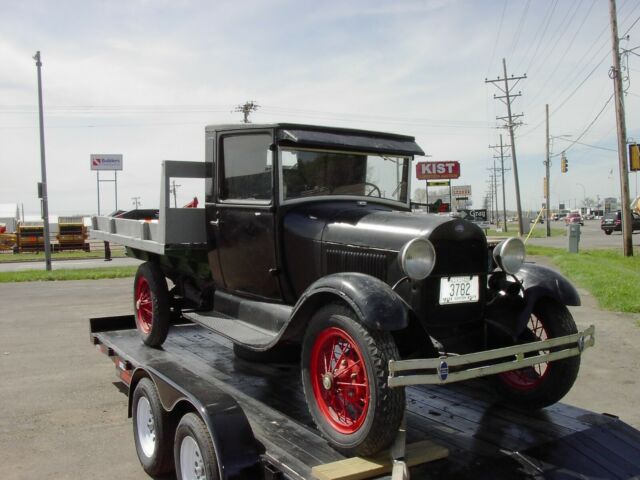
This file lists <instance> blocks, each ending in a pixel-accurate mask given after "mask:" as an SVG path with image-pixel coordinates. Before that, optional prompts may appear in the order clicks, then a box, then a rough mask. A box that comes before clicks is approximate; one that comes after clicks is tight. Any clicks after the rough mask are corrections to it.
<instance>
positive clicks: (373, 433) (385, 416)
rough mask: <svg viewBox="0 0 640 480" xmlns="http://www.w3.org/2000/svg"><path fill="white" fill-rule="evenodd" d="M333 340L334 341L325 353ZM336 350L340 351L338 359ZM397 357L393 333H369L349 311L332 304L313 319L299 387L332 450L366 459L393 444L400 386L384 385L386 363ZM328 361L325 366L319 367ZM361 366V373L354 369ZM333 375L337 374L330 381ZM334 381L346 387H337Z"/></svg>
mask: <svg viewBox="0 0 640 480" xmlns="http://www.w3.org/2000/svg"><path fill="white" fill-rule="evenodd" d="M349 337H350V338H349ZM334 339H337V342H338V343H337V344H333V347H329V348H328V349H325V350H323V346H325V345H326V346H329V345H332V342H334ZM340 342H342V343H340ZM352 342H353V344H352ZM336 348H339V349H341V350H340V352H341V353H340V356H339V357H338V358H336V357H335V356H334V355H336ZM319 352H325V355H324V356H322V357H321V356H320V353H319ZM328 352H331V353H328ZM327 354H328V355H329V356H327ZM320 358H322V360H320ZM398 358H399V355H398V349H397V348H396V344H395V342H394V340H393V337H392V336H391V334H390V333H389V332H384V331H376V330H369V329H367V328H366V327H364V326H363V325H362V324H360V323H359V322H358V321H357V320H356V319H355V315H354V313H353V312H352V311H351V310H350V309H348V308H346V307H343V306H341V305H336V304H330V305H327V306H326V307H323V308H322V309H320V310H318V311H317V312H316V313H315V314H314V315H313V317H312V318H311V321H310V323H309V325H308V328H307V331H306V333H305V337H304V342H303V344H302V384H303V387H304V394H305V397H306V400H307V404H308V406H309V411H310V412H311V416H312V417H313V420H314V422H315V424H316V426H317V427H318V429H319V430H320V431H321V432H322V434H323V435H324V436H325V437H326V438H327V439H328V441H329V443H330V444H331V445H332V446H333V447H334V448H335V449H336V450H338V451H340V452H342V453H344V454H346V455H360V456H367V455H373V454H374V453H377V452H379V451H380V450H383V449H385V448H387V447H388V446H389V445H390V444H391V443H392V442H393V440H394V438H395V436H396V433H397V430H398V428H399V426H400V423H401V421H402V416H403V414H404V409H405V392H404V388H403V387H399V388H390V387H389V385H388V383H387V379H388V377H389V371H388V365H389V360H395V359H398ZM314 359H315V361H314ZM327 359H328V364H329V366H328V368H326V367H324V366H323V365H326V364H327ZM341 359H342V361H341V362H340V363H339V364H338V363H337V361H338V360H341ZM356 360H358V361H356ZM332 361H333V362H334V363H333V366H332V364H331V362H332ZM362 364H364V366H365V369H361V368H360V367H359V366H358V365H362ZM338 365H340V366H341V367H342V371H340V370H339V369H338V368H337V367H338ZM345 368H348V369H349V376H348V377H347V376H344V375H346V371H345ZM323 370H324V371H325V373H324V374H323V373H322V371H323ZM328 372H330V373H328ZM336 373H338V374H340V375H338V376H335V377H334V374H336ZM327 378H329V380H327ZM341 380H342V381H341ZM349 381H350V382H351V384H349ZM325 382H326V383H325ZM334 382H335V383H334ZM338 382H340V383H341V384H342V385H347V387H338V385H339V383H338ZM363 385H366V388H361V387H362V386H363ZM327 402H333V406H331V407H330V406H329V405H328V403H327ZM338 404H341V405H342V411H341V412H338V408H336V406H337V405H338ZM360 406H362V409H361V410H359V408H360ZM336 412H338V413H336ZM341 413H342V417H343V418H342V419H341V418H340V415H341Z"/></svg>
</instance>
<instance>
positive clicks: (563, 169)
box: [560, 153, 569, 173]
mask: <svg viewBox="0 0 640 480" xmlns="http://www.w3.org/2000/svg"><path fill="white" fill-rule="evenodd" d="M568 170H569V161H568V160H567V157H565V156H564V153H563V154H562V158H561V159H560V171H561V172H562V173H567V171H568Z"/></svg>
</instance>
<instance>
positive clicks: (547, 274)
mask: <svg viewBox="0 0 640 480" xmlns="http://www.w3.org/2000/svg"><path fill="white" fill-rule="evenodd" d="M516 277H517V278H518V280H520V282H521V283H522V288H523V291H524V299H525V307H524V309H523V310H522V311H521V312H520V314H519V315H518V321H517V331H518V332H521V331H522V330H523V329H524V328H525V327H526V325H527V323H528V322H529V317H530V316H531V312H532V311H533V308H534V306H535V304H536V303H537V302H538V300H540V299H541V298H545V297H549V298H552V299H554V300H556V301H557V302H558V303H561V304H562V305H569V306H579V305H580V303H581V301H580V294H578V291H577V290H576V288H575V287H574V286H573V285H572V284H571V283H570V282H569V281H568V280H567V279H566V278H564V277H563V276H562V275H560V274H559V273H558V272H556V271H555V270H552V269H550V268H547V267H543V266H542V265H537V264H534V263H526V264H524V265H523V266H522V268H521V269H520V270H519V271H518V273H516Z"/></svg>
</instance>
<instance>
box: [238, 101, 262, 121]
mask: <svg viewBox="0 0 640 480" xmlns="http://www.w3.org/2000/svg"><path fill="white" fill-rule="evenodd" d="M258 108H260V105H258V104H257V103H256V102H255V101H254V100H250V101H248V102H244V104H242V105H238V106H236V109H235V110H234V112H240V113H242V114H243V116H244V118H243V120H242V121H243V123H251V121H250V120H249V115H250V114H251V112H255V111H256V110H258Z"/></svg>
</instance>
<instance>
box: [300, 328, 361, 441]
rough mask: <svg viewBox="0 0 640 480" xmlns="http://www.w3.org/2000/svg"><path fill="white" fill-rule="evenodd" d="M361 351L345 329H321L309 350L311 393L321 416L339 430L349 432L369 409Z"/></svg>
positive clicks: (358, 426) (355, 427)
mask: <svg viewBox="0 0 640 480" xmlns="http://www.w3.org/2000/svg"><path fill="white" fill-rule="evenodd" d="M363 358H364V357H363V355H362V352H361V351H360V348H358V344H357V343H356V342H355V340H354V339H353V338H352V337H351V336H350V335H349V334H348V333H347V332H345V331H344V330H342V329H340V328H338V327H330V328H327V329H325V330H323V331H321V332H320V334H319V335H318V337H317V338H316V341H315V343H314V344H313V348H312V350H311V358H310V361H309V373H310V375H311V384H312V387H313V394H314V396H315V398H316V401H317V403H318V408H319V410H320V412H322V414H323V416H324V418H325V419H326V420H327V422H329V424H330V425H331V426H332V427H333V428H334V429H336V430H337V431H338V432H340V433H343V434H352V433H354V432H356V431H358V429H359V428H360V427H361V426H362V424H363V423H364V421H365V419H366V417H367V412H368V409H369V398H370V391H369V379H368V378H367V369H366V366H365V364H364V361H363Z"/></svg>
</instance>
